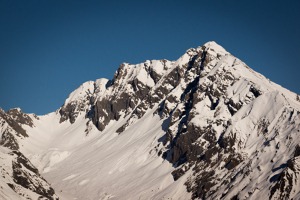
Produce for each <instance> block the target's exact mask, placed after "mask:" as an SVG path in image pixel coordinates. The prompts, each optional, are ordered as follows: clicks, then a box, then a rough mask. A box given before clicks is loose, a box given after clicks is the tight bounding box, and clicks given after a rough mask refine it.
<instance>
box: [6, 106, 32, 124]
mask: <svg viewBox="0 0 300 200" xmlns="http://www.w3.org/2000/svg"><path fill="white" fill-rule="evenodd" d="M7 114H8V115H10V116H11V117H12V118H13V119H14V121H16V122H18V123H19V124H26V125H28V126H30V127H32V126H33V121H32V119H31V118H30V117H29V116H28V115H27V114H25V113H23V112H22V111H21V110H20V109H11V110H9V111H7ZM35 117H36V116H35ZM36 118H37V117H36Z"/></svg>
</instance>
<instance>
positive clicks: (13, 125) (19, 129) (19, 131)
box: [0, 109, 28, 137]
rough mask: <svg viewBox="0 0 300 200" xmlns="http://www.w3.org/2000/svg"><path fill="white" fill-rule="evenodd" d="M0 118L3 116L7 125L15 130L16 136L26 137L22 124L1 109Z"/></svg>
mask: <svg viewBox="0 0 300 200" xmlns="http://www.w3.org/2000/svg"><path fill="white" fill-rule="evenodd" d="M0 118H3V119H4V120H5V121H6V122H7V123H8V125H9V126H10V127H11V128H13V129H14V130H15V132H16V133H17V136H23V137H28V135H27V133H26V131H25V130H24V129H23V128H22V126H21V125H20V124H19V123H18V122H17V121H15V120H14V119H13V118H12V117H10V116H9V115H8V114H6V113H5V112H4V111H3V110H1V109H0Z"/></svg>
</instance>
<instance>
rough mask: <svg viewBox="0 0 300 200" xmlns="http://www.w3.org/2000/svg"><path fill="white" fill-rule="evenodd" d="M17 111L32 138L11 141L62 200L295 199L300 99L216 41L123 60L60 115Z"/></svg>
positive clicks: (68, 102) (75, 97) (75, 96)
mask: <svg viewBox="0 0 300 200" xmlns="http://www.w3.org/2000/svg"><path fill="white" fill-rule="evenodd" d="M20 113H21V111H20V110H18V109H16V110H15V111H10V112H8V115H9V116H11V117H10V118H11V119H13V122H15V124H17V125H15V126H16V127H18V126H21V129H23V130H24V131H25V132H26V134H27V137H25V136H24V137H19V136H17V133H13V134H12V138H14V139H13V140H14V142H11V143H12V144H17V145H18V146H19V148H20V152H22V153H23V154H24V155H25V156H26V157H27V158H28V159H29V160H30V161H31V162H32V163H33V164H34V165H35V166H37V168H38V170H39V171H41V174H42V175H43V176H44V177H45V178H46V179H47V180H49V182H51V184H53V186H54V189H55V190H56V191H58V190H60V193H59V194H58V196H60V197H61V198H62V199H71V198H72V197H77V198H81V199H82V198H83V199H95V198H100V199H109V198H111V199H124V198H125V199H134V198H141V199H167V198H175V199H251V198H258V197H260V198H263V199H282V198H284V199H292V198H300V191H299V188H300V187H299V181H297V180H299V177H298V176H299V173H300V171H299V170H300V167H299V166H300V162H299V155H300V154H299V150H298V149H299V143H300V140H299V139H298V135H299V130H300V101H299V96H298V95H297V94H295V93H292V92H290V91H288V90H287V89H284V88H282V87H281V86H279V85H277V84H275V83H273V82H271V81H270V80H268V79H267V78H265V77H264V76H263V75H261V74H259V73H257V72H255V71H253V70H252V69H251V68H249V67H248V66H247V65H246V64H245V63H243V62H242V61H240V60H239V59H238V58H236V57H234V56H233V55H231V54H230V53H229V52H227V51H226V50H225V49H224V48H223V47H221V46H219V45H218V44H217V43H215V42H207V43H205V44H204V45H203V46H200V47H197V48H191V49H188V50H187V51H186V52H185V54H183V56H181V57H180V58H179V59H178V60H176V61H168V60H146V61H145V62H144V63H140V64H136V65H131V64H128V63H123V64H121V65H120V67H119V68H118V70H117V71H116V73H115V75H114V77H113V79H112V80H108V79H97V80H96V81H88V82H85V83H83V84H82V85H81V86H79V88H77V89H76V90H74V91H73V92H72V93H71V94H70V95H69V97H68V98H67V99H66V101H65V103H64V105H63V106H62V107H60V108H59V109H58V110H57V111H56V112H53V113H50V114H48V115H44V116H34V115H26V114H20ZM1 119H3V120H4V121H7V117H6V118H5V117H2V118H1ZM13 122H11V124H12V123H13ZM21 129H20V130H21ZM2 130H4V129H2ZM15 132H19V131H15ZM21 132H22V131H21ZM1 134H2V137H1V141H0V142H1V144H6V143H5V142H9V140H8V139H6V138H5V137H3V135H5V134H4V131H1ZM297 145H298V146H297ZM2 146H4V147H5V145H2ZM6 147H7V145H6ZM89 166H91V167H89ZM253 180H255V181H253ZM74 188H76V190H74ZM128 191H130V192H129V193H128ZM56 193H57V192H56Z"/></svg>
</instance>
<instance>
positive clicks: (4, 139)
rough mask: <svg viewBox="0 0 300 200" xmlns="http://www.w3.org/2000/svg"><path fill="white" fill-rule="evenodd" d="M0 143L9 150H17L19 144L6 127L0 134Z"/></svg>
mask: <svg viewBox="0 0 300 200" xmlns="http://www.w3.org/2000/svg"><path fill="white" fill-rule="evenodd" d="M0 145H2V146H4V147H7V148H9V149H11V150H18V149H19V144H18V142H17V140H16V138H15V137H14V136H13V134H11V133H10V132H9V130H8V129H6V130H5V131H4V132H3V133H2V136H1V140H0Z"/></svg>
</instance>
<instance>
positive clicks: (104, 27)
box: [0, 0, 300, 114]
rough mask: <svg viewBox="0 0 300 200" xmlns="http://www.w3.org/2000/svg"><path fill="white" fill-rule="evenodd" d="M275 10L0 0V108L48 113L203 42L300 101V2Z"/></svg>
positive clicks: (270, 5)
mask: <svg viewBox="0 0 300 200" xmlns="http://www.w3.org/2000/svg"><path fill="white" fill-rule="evenodd" d="M245 2H247V3H245ZM280 2H281V3H279V2H277V1H262V0H260V1H253V0H252V1H240V0H235V1H233V0H228V1H223V0H219V1H201V0H195V1H193V0H184V1H176V0H172V1H171V0H170V1H168V0H164V1H158V0H149V1H143V0H141V1H122V0H120V1H114V0H112V1H100V0H99V1H88V0H82V1H74V0H70V1H66V0H65V1H59V0H48V1H46V0H36V1H32V0H26V1H24V0H20V1H18V0H13V1H12V0H0V67H1V68H0V69H1V72H0V81H1V82H0V95H1V96H0V107H2V108H3V109H4V110H7V109H9V108H12V107H21V109H22V110H23V111H25V112H29V113H37V114H46V113H48V112H51V111H55V110H56V109H57V108H59V106H61V105H62V104H63V103H64V100H65V99H66V98H67V96H68V94H69V93H70V92H72V91H73V90H74V89H76V88H77V87H78V86H79V85H80V84H82V83H83V82H85V81H88V80H95V79H97V78H102V77H105V78H109V79H111V78H112V77H113V74H114V72H115V71H116V70H117V68H118V66H119V64H120V63H122V62H129V63H139V62H143V61H145V60H147V59H162V58H166V59H169V60H175V59H177V58H178V57H179V56H181V55H182V54H183V53H184V52H185V51H186V50H187V49H188V48H190V47H197V46H200V45H202V44H204V43H205V42H207V41H211V40H214V41H216V42H217V43H219V44H220V45H222V46H223V47H224V48H225V49H227V50H228V51H229V52H231V53H232V54H233V55H235V56H237V57H238V58H240V59H241V60H243V61H244V62H246V63H247V64H248V65H249V66H250V67H251V68H253V69H254V70H256V71H258V72H260V73H262V74H264V75H265V76H266V77H268V78H269V79H271V80H272V81H274V82H276V83H278V84H280V85H282V86H284V87H286V88H288V89H290V90H292V91H294V92H296V93H298V94H299V93H300V87H299V86H300V78H299V76H300V66H299V64H298V59H299V55H300V54H299V53H300V38H299V37H300V14H299V10H300V3H298V2H299V1H297V0H295V1H284V2H283V1H280Z"/></svg>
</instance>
